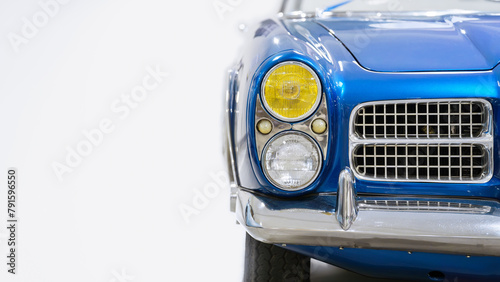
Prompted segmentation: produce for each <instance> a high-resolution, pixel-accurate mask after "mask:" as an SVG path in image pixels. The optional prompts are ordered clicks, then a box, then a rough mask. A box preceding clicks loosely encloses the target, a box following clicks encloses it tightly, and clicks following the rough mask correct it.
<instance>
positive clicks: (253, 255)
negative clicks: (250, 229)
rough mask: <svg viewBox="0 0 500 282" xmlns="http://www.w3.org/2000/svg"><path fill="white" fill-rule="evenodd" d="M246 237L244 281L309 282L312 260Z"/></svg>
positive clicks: (248, 236)
mask: <svg viewBox="0 0 500 282" xmlns="http://www.w3.org/2000/svg"><path fill="white" fill-rule="evenodd" d="M246 236H247V238H246V250H245V274H244V279H243V281H245V282H261V281H272V282H273V281H276V282H278V281H287V282H292V281H293V282H295V281H309V271H310V265H311V259H310V258H308V257H306V256H303V255H301V254H298V253H295V252H292V251H289V250H286V249H284V248H281V247H278V246H276V245H271V244H265V243H262V242H259V241H257V240H255V239H254V238H252V237H251V236H250V235H248V234H247V235H246Z"/></svg>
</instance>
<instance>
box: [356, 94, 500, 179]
mask: <svg viewBox="0 0 500 282" xmlns="http://www.w3.org/2000/svg"><path fill="white" fill-rule="evenodd" d="M443 101H444V102H457V101H460V102H481V103H482V104H483V105H484V106H485V109H486V113H485V114H486V115H487V121H486V122H487V125H486V129H485V131H484V132H483V134H482V135H481V137H477V138H443V139H439V138H432V139H431V138H413V137H412V138H410V137H407V138H388V139H384V138H378V139H376V138H370V139H363V138H360V137H358V136H357V134H356V133H355V132H354V119H355V116H356V112H357V111H358V110H359V109H360V108H361V107H364V106H369V105H386V104H405V103H429V102H443ZM381 144H382V145H383V144H385V145H394V144H407V145H418V144H429V145H443V146H444V145H460V144H478V145H482V146H484V148H485V152H486V153H487V154H488V163H487V165H488V169H487V170H486V172H485V174H484V177H483V178H482V179H480V180H433V179H417V180H416V179H401V178H385V177H384V178H373V177H366V176H364V175H362V174H360V173H358V171H357V170H356V169H355V167H354V159H353V158H354V154H353V153H354V151H355V149H356V147H357V146H359V145H381ZM493 152H494V138H493V108H492V106H491V104H490V102H488V101H487V100H485V99H480V98H464V99H458V98H457V99H408V100H384V101H373V102H366V103H361V104H359V105H357V106H356V107H354V109H353V110H352V111H351V115H350V118H349V165H350V167H351V169H352V170H353V173H354V176H355V177H356V178H357V179H360V180H369V181H391V182H421V183H486V182H488V181H490V180H491V178H492V177H493V171H494V162H493Z"/></svg>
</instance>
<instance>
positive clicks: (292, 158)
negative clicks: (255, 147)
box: [262, 132, 322, 191]
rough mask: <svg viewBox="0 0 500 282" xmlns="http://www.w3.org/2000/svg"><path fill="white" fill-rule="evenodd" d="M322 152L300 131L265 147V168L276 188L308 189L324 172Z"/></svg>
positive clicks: (263, 160) (263, 165)
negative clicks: (321, 172) (322, 168)
mask: <svg viewBox="0 0 500 282" xmlns="http://www.w3.org/2000/svg"><path fill="white" fill-rule="evenodd" d="M321 164H322V159H321V152H320V149H319V147H318V145H317V144H316V142H314V140H313V139H312V138H311V137H309V136H307V135H305V134H303V133H299V132H285V133H281V134H278V135H277V136H275V137H273V138H272V139H271V140H270V141H269V142H268V143H267V145H266V147H265V148H264V152H263V155H262V168H263V170H264V174H265V175H266V177H267V179H268V180H269V181H270V182H271V183H272V184H273V185H275V186H276V187H278V188H280V189H283V190H287V191H297V190H301V189H303V188H306V187H307V186H309V185H310V184H311V183H312V182H314V180H316V178H317V177H318V174H319V172H320V170H321Z"/></svg>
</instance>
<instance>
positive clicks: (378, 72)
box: [226, 0, 500, 282]
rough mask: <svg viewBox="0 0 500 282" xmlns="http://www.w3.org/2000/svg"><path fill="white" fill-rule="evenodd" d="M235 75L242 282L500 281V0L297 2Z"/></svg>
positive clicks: (269, 25)
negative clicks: (327, 279)
mask: <svg viewBox="0 0 500 282" xmlns="http://www.w3.org/2000/svg"><path fill="white" fill-rule="evenodd" d="M247 34H249V35H250V37H251V38H249V40H248V41H247V42H246V44H245V51H244V53H243V56H242V57H241V58H240V59H239V61H238V63H237V64H235V65H234V66H233V67H232V68H231V70H230V71H229V82H228V92H227V116H226V117H227V159H228V167H229V172H230V176H231V208H232V210H233V211H234V212H235V213H236V217H237V220H238V222H239V223H240V224H241V225H242V226H243V227H244V228H245V229H246V231H247V241H246V258H245V262H246V269H245V274H244V277H245V278H244V280H245V281H308V280H309V274H310V273H309V271H310V269H309V265H310V258H314V259H317V260H320V261H323V262H326V263H329V264H332V265H336V266H339V267H341V268H345V269H348V270H351V271H354V272H357V273H360V274H363V275H367V276H372V277H381V278H386V279H390V278H393V279H409V280H417V281H457V282H464V281H500V202H499V201H500V165H499V164H500V154H499V153H498V151H497V148H499V147H500V144H499V142H500V136H499V132H500V130H499V128H498V127H497V125H499V124H500V120H499V119H500V114H499V113H500V66H499V63H500V1H498V0H432V1H429V0H418V1H410V0H354V1H345V0H343V1H334V0H302V1H301V0H290V1H284V4H283V8H282V11H281V12H280V13H279V14H278V15H277V16H276V17H274V18H271V19H267V20H264V21H262V22H261V23H260V24H259V25H258V26H256V27H255V29H253V30H249V31H248V33H247Z"/></svg>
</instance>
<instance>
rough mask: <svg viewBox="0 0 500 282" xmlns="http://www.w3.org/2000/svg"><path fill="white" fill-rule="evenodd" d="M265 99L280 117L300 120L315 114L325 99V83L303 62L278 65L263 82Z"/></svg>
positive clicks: (273, 111)
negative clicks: (321, 101) (323, 96)
mask: <svg viewBox="0 0 500 282" xmlns="http://www.w3.org/2000/svg"><path fill="white" fill-rule="evenodd" d="M262 93H263V95H262V100H263V101H264V106H265V107H266V109H267V110H268V111H269V112H270V113H271V114H272V115H273V116H274V117H275V118H277V119H281V120H284V121H292V122H293V121H299V120H302V119H305V118H306V117H308V116H309V115H311V114H312V113H313V112H314V111H315V110H316V108H317V107H318V105H319V102H320V100H321V83H320V81H319V79H318V76H317V75H316V73H315V72H314V71H313V70H312V69H311V68H310V67H308V66H307V65H305V64H302V63H299V62H286V63H281V64H278V65H276V66H275V67H274V68H272V69H271V70H270V71H269V72H268V73H267V74H266V76H265V78H264V82H263V83H262Z"/></svg>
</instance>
